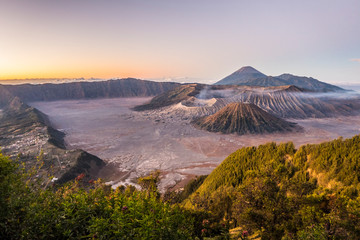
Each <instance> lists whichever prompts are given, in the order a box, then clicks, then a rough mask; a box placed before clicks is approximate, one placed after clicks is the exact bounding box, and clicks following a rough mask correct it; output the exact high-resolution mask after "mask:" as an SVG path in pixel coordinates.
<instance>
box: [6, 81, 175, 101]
mask: <svg viewBox="0 0 360 240" xmlns="http://www.w3.org/2000/svg"><path fill="white" fill-rule="evenodd" d="M179 85H180V84H179V83H172V82H152V81H145V80H139V79H133V78H126V79H118V80H109V81H100V82H73V83H62V84H50V83H47V84H39V85H32V84H22V85H2V86H0V87H1V88H0V91H1V89H3V91H7V93H8V94H10V95H11V96H17V97H19V98H20V99H21V100H22V101H24V102H32V101H53V100H67V99H85V98H90V99H91V98H114V97H145V96H155V95H158V94H161V93H163V92H166V91H169V90H171V89H173V88H174V87H177V86H179ZM0 100H1V99H0Z"/></svg>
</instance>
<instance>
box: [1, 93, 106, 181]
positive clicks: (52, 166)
mask: <svg viewBox="0 0 360 240" xmlns="http://www.w3.org/2000/svg"><path fill="white" fill-rule="evenodd" d="M63 138H64V133H62V132H60V131H57V130H56V129H54V128H52V127H51V125H50V122H49V120H48V119H47V116H46V115H44V114H43V113H42V112H40V111H38V110H37V109H35V108H32V107H30V106H28V105H27V104H25V103H23V102H22V101H21V100H20V99H19V98H18V97H15V98H14V99H13V100H12V101H11V102H10V103H9V104H8V105H7V106H6V107H5V108H4V110H3V115H2V116H0V147H1V151H2V152H3V153H4V154H7V155H10V156H11V157H13V158H16V157H19V160H20V161H22V162H24V163H25V164H26V166H27V168H28V169H31V168H33V167H37V166H39V164H40V163H39V162H37V161H36V158H37V157H38V156H39V159H41V160H42V161H43V165H42V166H41V169H40V170H39V174H40V175H42V176H44V177H45V178H47V177H48V175H49V174H50V175H53V176H54V177H56V178H57V179H58V181H57V182H58V183H64V182H67V181H69V180H71V179H74V178H75V177H76V176H78V175H79V174H81V173H84V174H86V178H87V179H95V178H97V173H98V171H99V170H100V169H101V168H102V167H103V166H104V165H105V162H104V161H102V160H101V159H99V158H98V157H96V156H94V155H91V154H89V153H87V152H85V151H83V150H80V149H75V150H66V149H65V143H64V139H63Z"/></svg>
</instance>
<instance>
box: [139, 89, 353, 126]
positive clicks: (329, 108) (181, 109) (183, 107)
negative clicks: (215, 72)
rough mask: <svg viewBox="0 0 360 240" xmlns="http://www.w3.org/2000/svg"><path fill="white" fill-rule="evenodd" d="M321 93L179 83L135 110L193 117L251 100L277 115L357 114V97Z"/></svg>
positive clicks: (312, 116)
mask: <svg viewBox="0 0 360 240" xmlns="http://www.w3.org/2000/svg"><path fill="white" fill-rule="evenodd" d="M345 96H346V95H344V98H341V99H339V98H334V97H333V95H331V94H326V93H324V94H323V95H321V96H318V95H316V94H315V93H313V92H309V91H307V90H305V89H302V88H299V87H296V86H292V85H291V86H276V87H258V86H234V85H232V86H230V85H212V86H208V85H199V84H188V85H182V86H180V87H178V88H175V89H173V90H171V91H169V92H166V93H164V94H161V95H159V96H157V97H155V98H153V99H152V100H151V102H150V103H148V104H145V105H141V106H137V107H135V110H141V111H143V110H152V111H153V114H155V115H159V116H161V117H164V118H173V119H178V118H181V119H193V118H197V117H202V116H207V115H211V114H214V113H215V112H216V111H218V110H220V109H221V108H222V107H224V106H226V105H227V104H229V103H232V102H239V103H253V104H254V105H256V106H258V107H259V108H261V109H263V110H265V111H267V112H268V113H270V114H272V115H275V116H277V117H280V118H295V119H306V118H326V117H336V116H350V115H354V114H357V113H358V110H359V109H360V98H359V97H357V98H352V99H347V98H346V97H345Z"/></svg>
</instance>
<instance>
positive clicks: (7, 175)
mask: <svg viewBox="0 0 360 240" xmlns="http://www.w3.org/2000/svg"><path fill="white" fill-rule="evenodd" d="M21 169H22V168H19V167H18V166H17V165H15V164H14V163H13V162H12V161H11V160H9V159H8V158H6V157H4V156H3V155H0V190H1V191H0V194H1V195H0V203H1V208H0V239H193V238H195V237H196V236H198V237H200V238H201V237H202V232H201V230H202V229H203V226H202V221H203V219H204V218H208V214H206V213H201V212H198V213H193V212H192V211H188V210H184V209H182V208H180V207H179V206H177V205H170V204H168V203H164V202H162V201H161V200H160V199H159V198H158V195H157V193H156V192H152V191H137V190H136V189H134V188H133V187H128V188H124V187H120V188H118V189H117V190H112V189H111V188H110V187H109V186H106V185H104V184H103V183H101V181H95V182H93V181H91V184H92V187H91V188H90V189H88V190H84V189H83V188H82V187H81V186H82V185H84V184H85V183H83V182H82V181H84V178H82V177H83V176H79V177H78V178H77V180H76V181H75V182H74V183H71V184H68V185H66V186H62V187H58V188H55V187H48V188H44V187H42V186H41V185H39V184H38V182H39V181H38V180H36V178H34V175H33V173H35V172H36V169H35V171H34V172H24V171H23V170H21ZM150 185H151V184H150ZM150 185H149V186H150ZM148 190H149V189H148ZM216 229H217V228H210V227H209V232H210V231H218V230H216ZM217 233H218V232H217Z"/></svg>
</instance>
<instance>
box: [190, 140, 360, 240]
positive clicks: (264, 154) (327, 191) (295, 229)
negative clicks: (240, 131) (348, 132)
mask: <svg viewBox="0 0 360 240" xmlns="http://www.w3.org/2000/svg"><path fill="white" fill-rule="evenodd" d="M359 161H360V136H355V137H353V138H352V139H347V140H343V139H341V138H340V139H338V140H334V141H331V142H327V143H322V144H318V145H307V146H303V147H301V148H300V149H299V150H296V149H295V148H294V145H293V144H292V143H286V144H280V145H276V144H275V143H269V144H266V145H261V146H259V147H248V148H242V149H239V150H238V151H236V152H234V153H233V154H231V155H230V156H229V157H228V158H227V159H225V160H224V161H223V163H222V164H221V165H219V166H218V167H217V168H216V169H215V170H214V171H213V172H212V173H211V174H210V175H209V176H208V177H207V178H206V179H205V181H204V183H203V184H202V185H201V186H200V187H199V188H198V190H197V191H196V192H195V193H193V194H192V195H191V196H190V197H189V198H188V199H187V200H186V201H185V203H184V204H185V206H186V207H187V208H189V209H195V210H203V211H208V212H210V213H211V214H212V215H213V216H214V217H216V218H217V219H218V220H219V221H222V222H224V223H225V224H229V225H230V227H232V228H235V227H240V228H241V229H243V230H244V231H246V233H248V234H251V235H253V236H259V237H260V238H261V239H358V237H359V236H360V225H359V222H360V196H359V191H360V184H359V180H360V165H359Z"/></svg>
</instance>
